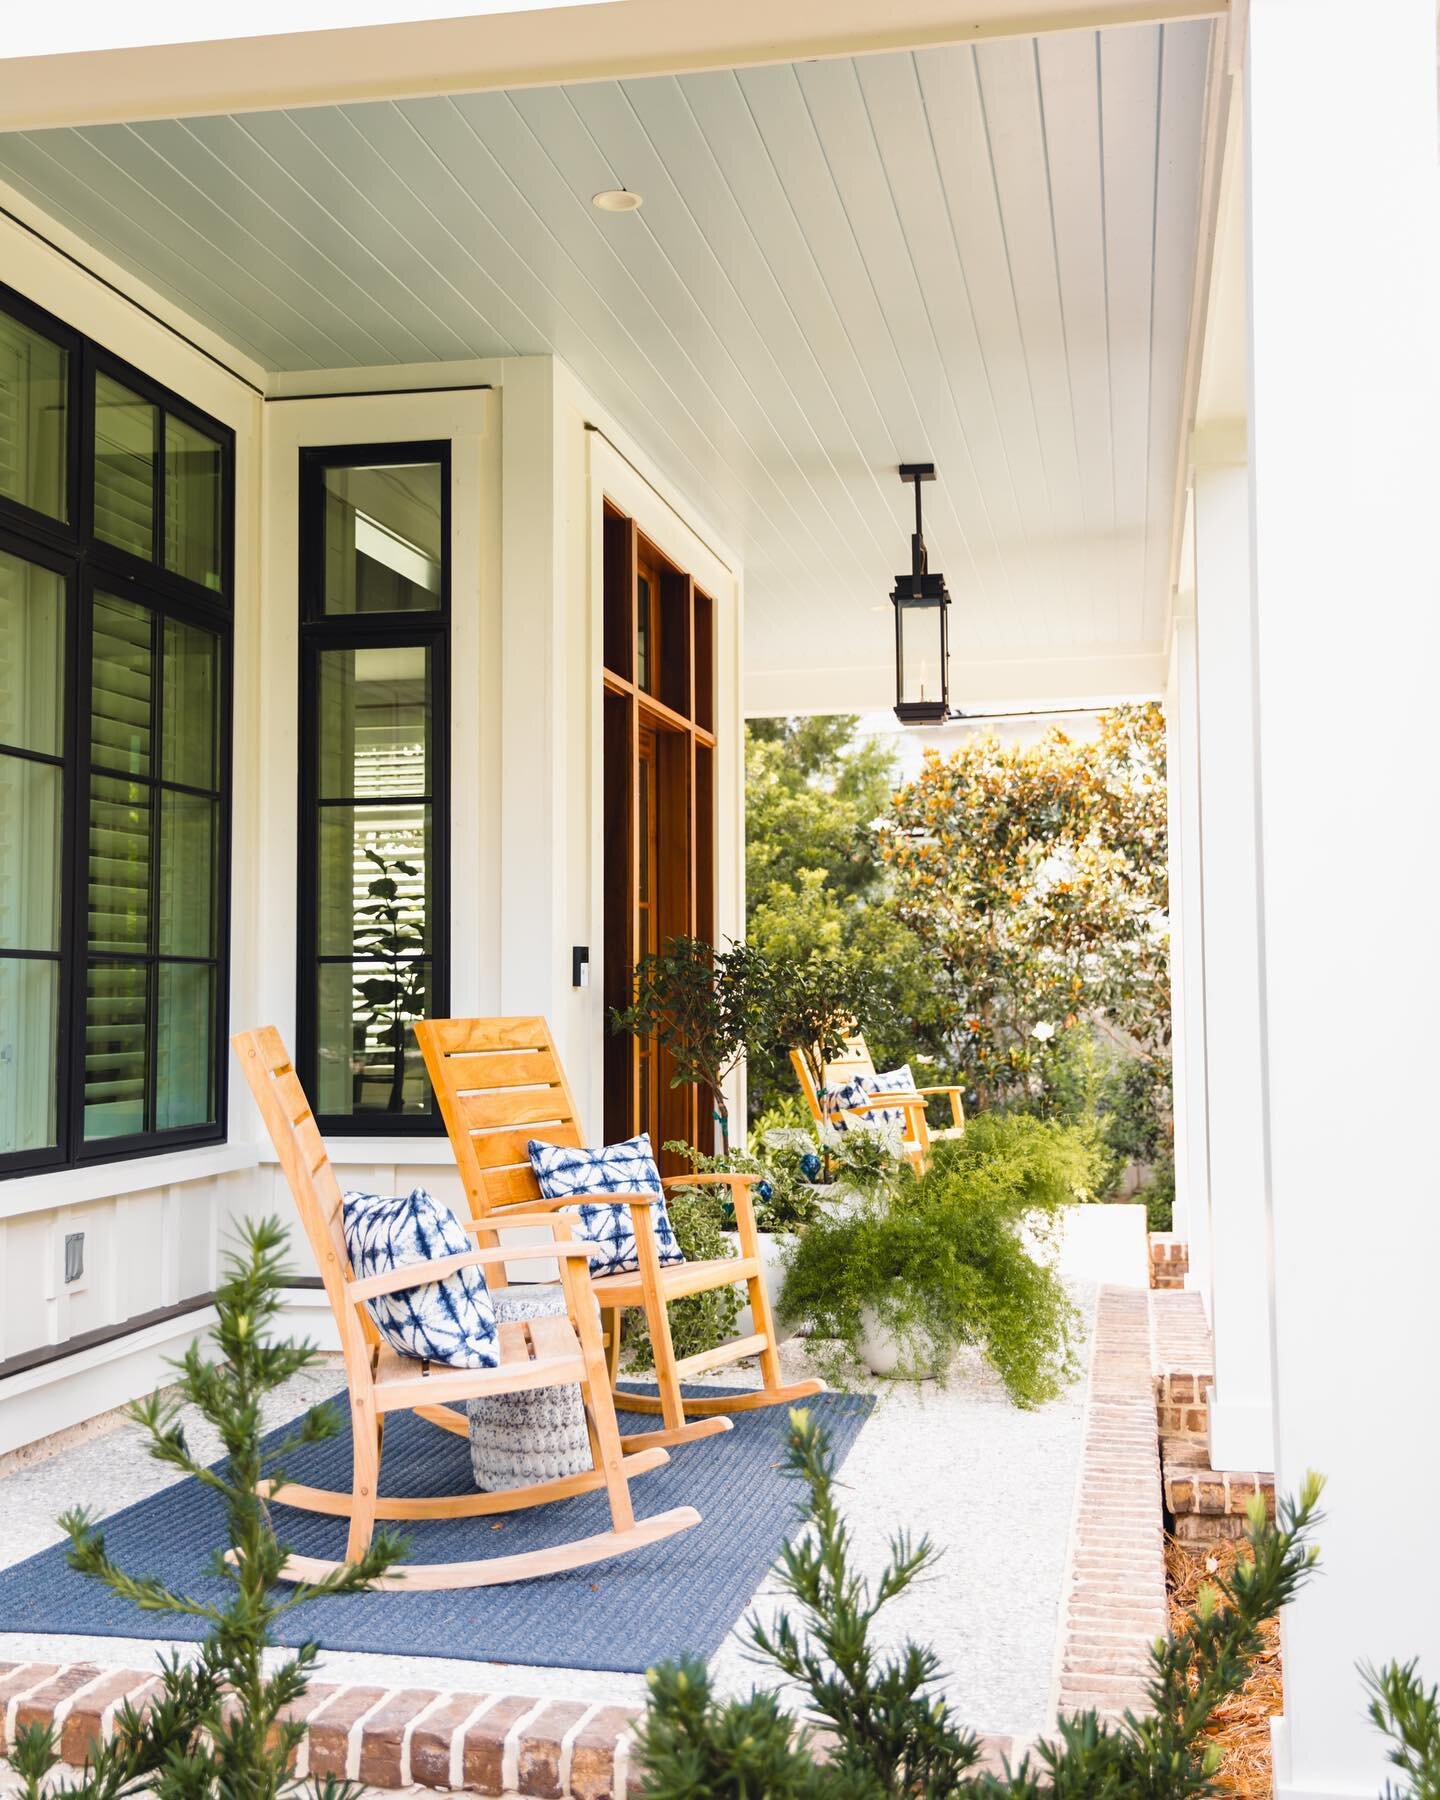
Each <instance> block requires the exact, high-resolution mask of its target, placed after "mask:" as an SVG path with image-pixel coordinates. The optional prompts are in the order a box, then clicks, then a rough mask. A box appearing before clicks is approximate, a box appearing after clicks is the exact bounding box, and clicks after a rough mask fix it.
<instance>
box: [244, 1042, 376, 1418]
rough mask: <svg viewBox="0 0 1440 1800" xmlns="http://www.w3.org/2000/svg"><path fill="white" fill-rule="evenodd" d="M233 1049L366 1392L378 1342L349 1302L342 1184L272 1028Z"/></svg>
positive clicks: (350, 1367) (350, 1364) (351, 1365)
mask: <svg viewBox="0 0 1440 1800" xmlns="http://www.w3.org/2000/svg"><path fill="white" fill-rule="evenodd" d="M230 1044H231V1047H232V1049H233V1050H234V1052H235V1054H236V1056H237V1057H238V1058H239V1059H240V1067H241V1068H242V1069H243V1070H244V1071H245V1079H246V1080H247V1081H248V1082H249V1084H250V1091H251V1093H252V1094H254V1096H255V1103H256V1105H257V1106H258V1107H259V1108H260V1116H261V1118H262V1119H264V1121H265V1129H266V1130H267V1131H268V1132H269V1133H270V1141H271V1142H272V1143H273V1144H274V1146H275V1151H276V1154H277V1155H278V1156H279V1158H280V1167H281V1168H282V1169H283V1170H284V1171H285V1179H286V1180H287V1181H288V1182H289V1184H290V1192H291V1194H292V1195H293V1196H294V1200H295V1208H296V1211H297V1212H298V1213H299V1214H300V1223H301V1225H302V1226H303V1228H304V1231H305V1236H306V1239H307V1241H308V1242H309V1245H310V1249H311V1251H312V1252H313V1254H314V1257H315V1262H316V1264H317V1266H318V1268H319V1270H320V1279H321V1281H322V1282H324V1284H325V1295H326V1298H327V1299H328V1300H329V1302H330V1310H331V1311H332V1312H333V1313H334V1315H335V1324H336V1326H337V1328H338V1330H339V1333H340V1347H341V1349H342V1350H343V1351H344V1353H345V1364H346V1372H347V1373H348V1375H349V1376H350V1380H351V1383H352V1391H353V1386H354V1383H355V1382H357V1381H359V1382H361V1383H362V1384H368V1383H369V1382H370V1380H371V1357H370V1350H371V1346H372V1345H374V1344H376V1343H378V1342H379V1337H378V1334H377V1333H376V1331H375V1328H374V1326H373V1325H372V1324H371V1322H370V1317H369V1314H368V1313H367V1312H365V1310H364V1309H363V1308H357V1307H356V1306H354V1305H353V1304H351V1303H350V1302H349V1301H348V1300H347V1299H346V1295H345V1283H346V1281H348V1280H349V1279H350V1273H351V1271H350V1255H349V1251H348V1250H347V1249H346V1245H345V1222H344V1218H343V1215H342V1195H341V1192H340V1183H339V1182H338V1181H337V1180H336V1179H335V1170H334V1168H333V1166H332V1165H331V1162H330V1154H329V1152H328V1151H327V1150H326V1148H325V1140H324V1138H323V1137H321V1135H320V1128H319V1126H318V1125H317V1124H316V1123H315V1115H314V1113H312V1112H311V1110H310V1102H309V1100H308V1099H307V1098H306V1096H305V1090H304V1088H303V1087H301V1085H300V1077H299V1076H298V1075H297V1074H296V1073H295V1066H294V1064H293V1063H292V1062H291V1060H290V1052H289V1051H288V1050H287V1049H286V1048H285V1041H284V1039H283V1038H282V1037H281V1036H280V1033H279V1032H278V1031H277V1030H276V1029H275V1027H274V1026H273V1025H262V1026H260V1027H259V1028H258V1029H257V1030H254V1031H239V1032H237V1033H236V1034H235V1036H234V1037H232V1038H231V1040H230Z"/></svg>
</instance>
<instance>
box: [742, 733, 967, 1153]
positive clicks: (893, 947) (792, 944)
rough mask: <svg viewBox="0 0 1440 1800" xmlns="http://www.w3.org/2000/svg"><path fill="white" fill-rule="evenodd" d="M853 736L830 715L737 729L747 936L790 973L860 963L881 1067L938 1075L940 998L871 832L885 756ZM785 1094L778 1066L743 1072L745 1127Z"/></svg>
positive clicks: (878, 746)
mask: <svg viewBox="0 0 1440 1800" xmlns="http://www.w3.org/2000/svg"><path fill="white" fill-rule="evenodd" d="M858 724H859V720H858V718H856V717H854V716H851V715H836V716H833V717H829V718H804V719H753V720H751V721H750V723H749V724H748V725H747V727H746V762H745V771H746V785H745V809H746V826H747V843H746V905H747V922H746V935H747V937H748V939H749V941H750V942H751V943H752V944H755V945H757V946H758V947H759V948H760V949H762V950H764V951H765V952H766V953H767V954H768V955H770V956H772V957H775V958H778V959H780V960H782V961H785V962H789V963H796V962H800V963H803V962H805V961H806V960H807V959H808V958H810V957H812V956H819V957H835V956H848V957H855V958H857V959H859V960H860V961H862V962H863V963H864V964H865V965H866V966H867V967H868V968H869V969H871V970H872V971H874V973H875V976H876V980H877V984H878V985H879V986H880V987H881V988H882V989H883V990H884V992H885V993H886V994H887V995H888V996H889V997H890V1000H891V1003H892V1006H891V1010H890V1011H889V1012H888V1013H887V1014H886V1016H884V1017H880V1016H877V1017H874V1018H872V1017H868V1016H867V1017H866V1018H865V1020H864V1024H865V1028H866V1031H867V1033H868V1034H869V1039H870V1044H871V1047H872V1049H873V1050H874V1052H875V1055H876V1056H877V1057H878V1058H879V1066H880V1067H882V1068H884V1067H889V1066H891V1065H893V1064H895V1063H899V1062H904V1061H905V1060H907V1059H910V1060H912V1061H927V1062H929V1063H932V1064H934V1065H935V1066H937V1067H940V1066H941V1065H942V1063H943V1058H944V1044H943V1033H942V1030H941V1025H942V1015H941V1008H940V1004H939V999H940V997H939V996H938V995H937V991H936V987H935V983H934V981H933V979H932V976H931V972H930V969H929V967H928V965H927V959H926V955H925V951H924V949H923V947H922V946H921V944H920V941H919V939H918V938H917V937H916V936H915V934H914V933H913V932H912V931H911V930H910V929H909V927H908V926H907V925H906V924H905V923H904V922H903V921H902V920H901V919H900V917H899V916H898V914H897V913H896V912H895V910H894V908H893V907H892V906H890V905H889V904H888V900H887V877H886V874H885V868H884V864H883V863H882V861H881V859H880V855H879V849H878V842H877V835H876V829H875V827H876V822H877V820H879V819H880V818H881V816H882V815H883V814H884V813H885V811H886V808H887V807H888V806H889V804H890V796H891V790H892V787H893V783H894V775H895V766H894V755H893V752H892V751H891V750H890V748H889V747H888V746H887V745H886V744H885V743H884V741H883V740H881V739H877V738H863V737H858V736H857V735H856V727H857V726H858ZM892 1021H893V1023H892ZM945 1066H946V1068H947V1069H948V1064H947V1065H945ZM793 1092H794V1077H793V1075H792V1074H791V1071H790V1069H789V1067H788V1065H787V1064H786V1063H785V1060H784V1058H783V1057H781V1058H780V1059H779V1061H778V1062H777V1061H774V1060H770V1061H764V1062H760V1061H757V1062H754V1063H752V1065H751V1069H750V1075H749V1093H750V1107H751V1117H752V1119H754V1118H755V1117H756V1115H757V1114H764V1113H766V1112H768V1111H769V1110H770V1109H771V1108H772V1107H774V1106H775V1105H776V1104H777V1102H778V1101H779V1100H780V1099H781V1097H782V1096H789V1095H791V1094H793ZM780 1123H783V1124H792V1123H793V1124H803V1123H806V1121H805V1120H804V1119H803V1118H799V1119H794V1120H791V1119H785V1120H782V1121H780Z"/></svg>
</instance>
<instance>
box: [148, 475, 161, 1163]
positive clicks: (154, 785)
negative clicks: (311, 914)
mask: <svg viewBox="0 0 1440 1800" xmlns="http://www.w3.org/2000/svg"><path fill="white" fill-rule="evenodd" d="M157 460H158V459H157ZM157 518H158V515H157ZM150 667H151V669H152V671H153V673H152V675H151V677H150V896H149V906H148V924H149V928H148V932H147V935H146V944H145V949H146V968H145V1113H144V1117H145V1129H146V1131H155V1130H157V1129H158V1126H157V1123H156V1115H157V1110H158V1096H159V1092H160V859H161V846H160V834H161V821H162V819H163V817H164V808H163V807H162V805H161V800H160V793H161V790H160V782H161V777H162V775H163V773H164V769H165V746H164V744H163V742H162V741H161V736H160V733H161V729H162V724H161V722H162V720H163V718H164V716H165V715H164V700H165V621H164V618H163V617H162V615H161V614H160V613H159V612H157V611H156V610H155V609H154V608H153V607H152V608H151V610H150Z"/></svg>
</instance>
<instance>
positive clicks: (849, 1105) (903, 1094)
mask: <svg viewBox="0 0 1440 1800" xmlns="http://www.w3.org/2000/svg"><path fill="white" fill-rule="evenodd" d="M887 1106H903V1107H904V1108H905V1110H906V1111H907V1112H915V1111H917V1110H918V1111H919V1112H922V1113H923V1112H924V1110H925V1102H924V1100H923V1099H922V1098H921V1097H920V1095H919V1094H918V1093H915V1094H912V1093H910V1092H909V1091H908V1090H904V1091H901V1090H897V1091H896V1092H895V1093H893V1094H872V1095H871V1096H870V1098H869V1099H868V1100H847V1101H846V1102H845V1106H844V1111H846V1112H859V1113H864V1112H883V1111H884V1110H885V1108H886V1107H887Z"/></svg>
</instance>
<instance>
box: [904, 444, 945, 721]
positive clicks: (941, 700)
mask: <svg viewBox="0 0 1440 1800" xmlns="http://www.w3.org/2000/svg"><path fill="white" fill-rule="evenodd" d="M900 479H901V480H902V481H910V482H913V483H914V484H915V533H914V536H913V537H912V538H911V539H910V573H909V574H908V575H897V576H896V577H895V590H894V592H893V593H892V594H891V596H890V599H891V601H892V602H893V603H894V607H895V716H896V718H897V719H899V721H900V723H901V724H902V725H938V724H939V723H941V721H943V720H945V719H948V718H950V717H951V716H952V715H951V712H950V626H949V614H950V595H949V594H948V593H947V592H946V589H945V577H944V576H943V575H941V574H939V573H938V572H937V573H935V574H933V575H932V574H931V573H930V571H929V569H928V568H927V567H926V560H925V528H924V520H923V516H922V512H921V500H920V488H921V484H922V483H923V482H926V481H933V480H934V479H935V465H934V463H901V465H900Z"/></svg>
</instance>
